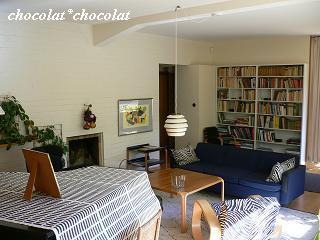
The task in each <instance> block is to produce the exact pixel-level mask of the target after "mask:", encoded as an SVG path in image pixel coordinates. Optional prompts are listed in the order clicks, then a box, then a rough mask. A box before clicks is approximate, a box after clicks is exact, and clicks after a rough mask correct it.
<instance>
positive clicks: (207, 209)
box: [192, 200, 221, 240]
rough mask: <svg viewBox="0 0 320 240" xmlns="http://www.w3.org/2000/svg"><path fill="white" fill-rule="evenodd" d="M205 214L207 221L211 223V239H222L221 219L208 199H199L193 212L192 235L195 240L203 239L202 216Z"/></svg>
mask: <svg viewBox="0 0 320 240" xmlns="http://www.w3.org/2000/svg"><path fill="white" fill-rule="evenodd" d="M202 215H203V216H204V219H205V221H206V222H207V223H208V225H209V229H210V238H209V240H220V239H221V226H220V222H219V219H218V217H217V215H216V213H215V211H214V210H213V208H212V207H211V205H210V204H209V203H208V201H207V200H197V201H196V202H195V203H194V206H193V213H192V236H193V238H194V240H202V239H203V236H202V232H201V216H202Z"/></svg>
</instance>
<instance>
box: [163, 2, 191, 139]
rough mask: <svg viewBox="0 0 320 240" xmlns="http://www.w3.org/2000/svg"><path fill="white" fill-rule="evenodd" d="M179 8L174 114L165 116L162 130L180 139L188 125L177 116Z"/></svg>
mask: <svg viewBox="0 0 320 240" xmlns="http://www.w3.org/2000/svg"><path fill="white" fill-rule="evenodd" d="M179 8H180V6H177V7H176V9H175V12H176V22H175V24H176V26H175V27H176V54H175V60H176V63H175V71H174V72H175V114H172V115H169V116H167V120H166V121H165V125H164V128H165V129H166V131H167V134H168V136H170V137H181V136H184V135H185V134H186V131H187V128H188V123H187V120H186V119H185V117H184V116H183V115H181V114H178V113H177V112H178V111H177V110H178V84H177V83H178V68H177V66H178V19H177V18H178V9H179Z"/></svg>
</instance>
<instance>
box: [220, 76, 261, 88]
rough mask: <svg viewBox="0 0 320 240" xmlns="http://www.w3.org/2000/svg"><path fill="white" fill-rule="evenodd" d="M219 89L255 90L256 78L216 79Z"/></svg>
mask: <svg viewBox="0 0 320 240" xmlns="http://www.w3.org/2000/svg"><path fill="white" fill-rule="evenodd" d="M218 87H219V88H255V87H256V78H236V79H234V78H224V77H219V78H218Z"/></svg>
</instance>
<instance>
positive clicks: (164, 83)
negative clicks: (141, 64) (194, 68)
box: [159, 65, 175, 149]
mask: <svg viewBox="0 0 320 240" xmlns="http://www.w3.org/2000/svg"><path fill="white" fill-rule="evenodd" d="M174 71H175V69H174V65H169V66H167V65H166V66H165V67H164V66H161V65H160V67H159V137H160V146H167V147H168V148H170V149H171V148H174V147H175V141H174V138H173V137H168V135H167V133H166V130H165V128H164V124H165V120H166V118H167V116H168V115H169V114H173V113H174V111H175V81H174Z"/></svg>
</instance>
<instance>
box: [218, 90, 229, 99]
mask: <svg viewBox="0 0 320 240" xmlns="http://www.w3.org/2000/svg"><path fill="white" fill-rule="evenodd" d="M217 97H218V99H227V98H228V89H219V90H218V92H217Z"/></svg>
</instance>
